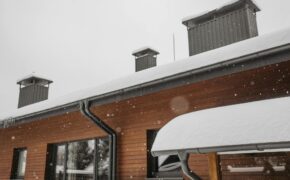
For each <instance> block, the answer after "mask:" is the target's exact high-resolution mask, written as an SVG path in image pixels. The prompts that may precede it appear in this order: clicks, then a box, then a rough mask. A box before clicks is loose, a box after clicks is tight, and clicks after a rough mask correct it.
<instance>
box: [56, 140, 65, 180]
mask: <svg viewBox="0 0 290 180" xmlns="http://www.w3.org/2000/svg"><path fill="white" fill-rule="evenodd" d="M56 151H57V157H56V166H55V179H56V180H63V179H64V162H65V145H60V146H57V148H56Z"/></svg>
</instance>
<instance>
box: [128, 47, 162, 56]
mask: <svg viewBox="0 0 290 180" xmlns="http://www.w3.org/2000/svg"><path fill="white" fill-rule="evenodd" d="M146 49H151V50H153V51H155V52H158V51H157V50H156V49H154V48H152V47H150V46H144V47H141V48H139V49H136V50H135V51H133V52H132V54H136V53H138V52H141V51H144V50H146Z"/></svg>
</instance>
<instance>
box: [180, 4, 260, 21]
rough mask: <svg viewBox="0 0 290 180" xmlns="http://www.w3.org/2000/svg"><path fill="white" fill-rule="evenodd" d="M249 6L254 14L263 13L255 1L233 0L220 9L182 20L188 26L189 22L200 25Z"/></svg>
mask: <svg viewBox="0 0 290 180" xmlns="http://www.w3.org/2000/svg"><path fill="white" fill-rule="evenodd" d="M246 5H248V6H249V8H250V9H253V11H254V12H258V11H261V9H260V8H259V6H258V4H257V3H256V2H255V0H232V1H230V2H228V3H226V4H224V5H222V6H221V7H219V8H216V9H214V10H212V11H206V12H203V13H200V14H197V15H191V16H188V17H185V18H183V19H182V24H184V25H185V26H188V22H189V21H190V22H191V23H192V24H198V23H202V22H205V21H208V20H210V19H213V18H214V17H216V16H220V15H224V14H226V13H228V12H229V11H232V10H235V9H239V8H241V7H243V6H246Z"/></svg>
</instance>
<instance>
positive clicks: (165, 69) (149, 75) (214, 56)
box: [0, 28, 290, 121]
mask: <svg viewBox="0 0 290 180" xmlns="http://www.w3.org/2000/svg"><path fill="white" fill-rule="evenodd" d="M289 44H290V28H288V29H286V30H282V31H278V32H275V33H270V34H267V35H263V36H258V37H255V38H252V39H248V40H245V41H240V42H238V43H234V44H231V45H228V46H224V47H221V48H218V49H214V50H211V51H207V52H204V53H201V54H198V55H195V56H191V57H189V58H186V59H183V60H179V61H176V62H173V63H170V64H167V65H162V66H158V67H154V68H150V69H146V70H143V71H139V72H136V73H134V74H132V75H130V76H127V77H123V78H120V79H116V80H113V81H110V82H107V83H105V84H102V85H99V86H96V87H92V88H88V89H85V90H82V91H78V92H75V93H71V94H68V95H66V96H63V97H59V98H56V99H51V100H46V101H42V102H39V103H36V104H32V105H29V106H25V107H23V108H20V109H17V110H15V111H14V112H10V113H7V114H2V115H0V121H3V120H6V119H11V118H16V117H19V116H23V115H28V114H31V113H36V112H40V111H44V110H46V109H50V108H54V107H58V106H61V105H65V104H69V103H72V102H76V101H79V100H82V99H86V98H89V97H94V96H99V95H103V94H106V93H109V92H113V91H117V90H121V89H125V88H128V87H132V86H136V85H140V84H143V83H147V82H151V81H154V80H158V79H162V78H165V77H168V76H173V75H176V74H179V73H183V72H186V71H191V70H194V69H201V68H204V67H207V66H211V65H213V64H217V63H221V62H224V61H227V60H230V59H233V58H238V57H242V56H246V55H249V54H253V53H257V52H260V51H264V50H268V49H272V48H275V47H279V46H282V45H289Z"/></svg>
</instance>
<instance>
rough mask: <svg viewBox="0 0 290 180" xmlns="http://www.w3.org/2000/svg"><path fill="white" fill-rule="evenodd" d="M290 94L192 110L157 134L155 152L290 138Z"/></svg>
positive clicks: (284, 140)
mask: <svg viewBox="0 0 290 180" xmlns="http://www.w3.org/2000/svg"><path fill="white" fill-rule="evenodd" d="M289 107H290V97H286V98H277V99H271V100H264V101H256V102H251V103H244V104H238V105H231V106H224V107H218V108H213V109H208V110H202V111H197V112H192V113H188V114H184V115H181V116H178V117H176V118H175V119H173V120H171V121H170V122H169V123H168V124H166V125H165V126H164V127H163V128H162V129H161V130H160V131H159V132H158V134H157V136H156V139H155V141H154V144H153V147H152V150H151V151H152V152H158V151H170V150H174V151H175V150H184V149H196V148H209V147H222V146H232V145H249V144H260V143H277V142H287V141H288V142H289V141H290V133H289V132H290V111H289Z"/></svg>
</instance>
